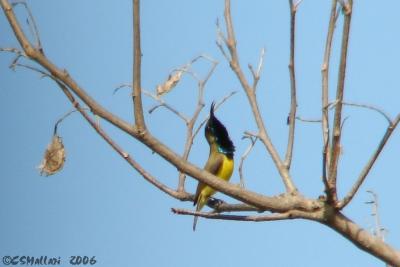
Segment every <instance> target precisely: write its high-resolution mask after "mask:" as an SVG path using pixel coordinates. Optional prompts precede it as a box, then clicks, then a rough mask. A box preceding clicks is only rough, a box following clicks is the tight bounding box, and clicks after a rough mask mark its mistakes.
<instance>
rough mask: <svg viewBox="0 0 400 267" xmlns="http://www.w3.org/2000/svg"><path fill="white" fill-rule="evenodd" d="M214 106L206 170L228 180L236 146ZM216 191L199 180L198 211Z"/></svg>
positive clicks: (197, 192) (194, 224)
mask: <svg viewBox="0 0 400 267" xmlns="http://www.w3.org/2000/svg"><path fill="white" fill-rule="evenodd" d="M214 107H215V103H214V102H213V103H212V104H211V108H210V117H209V119H208V121H207V124H206V126H205V129H204V134H205V137H206V139H207V142H208V145H209V146H210V154H209V156H208V160H207V162H206V165H205V166H204V170H206V171H208V172H209V173H212V174H214V175H215V176H217V177H218V178H220V179H223V180H225V181H228V180H229V179H230V178H231V176H232V173H233V168H234V160H233V156H234V152H235V146H234V145H233V143H232V140H231V139H230V137H229V134H228V131H227V130H226V128H225V126H224V125H223V124H222V123H221V122H220V121H219V120H218V119H217V118H216V117H215V115H214ZM215 193H216V191H215V189H213V188H212V187H210V186H208V185H206V184H204V183H201V182H199V183H198V185H197V190H196V194H195V197H194V201H193V206H195V205H196V212H198V211H200V210H201V209H202V208H203V207H204V205H205V204H207V202H208V199H209V198H210V197H211V196H212V195H213V194H215ZM197 219H198V216H194V220H193V231H196V224H197Z"/></svg>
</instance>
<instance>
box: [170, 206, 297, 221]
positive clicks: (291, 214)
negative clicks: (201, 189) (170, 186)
mask: <svg viewBox="0 0 400 267" xmlns="http://www.w3.org/2000/svg"><path fill="white" fill-rule="evenodd" d="M171 211H172V212H173V213H175V214H179V215H191V216H199V217H202V218H207V219H214V220H229V221H246V222H266V221H281V220H288V219H299V218H302V215H304V213H303V212H301V211H288V212H285V213H279V214H272V215H226V214H220V213H215V212H198V211H191V210H185V209H177V208H172V209H171Z"/></svg>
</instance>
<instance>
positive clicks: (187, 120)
mask: <svg viewBox="0 0 400 267" xmlns="http://www.w3.org/2000/svg"><path fill="white" fill-rule="evenodd" d="M142 91H143V94H145V95H147V96H149V97H151V98H153V99H154V100H156V101H157V102H159V104H157V105H155V106H153V107H152V108H150V109H149V113H152V112H153V111H155V110H156V109H157V108H159V107H165V108H166V109H168V110H169V111H171V112H172V113H174V114H175V115H176V116H178V117H179V118H181V119H182V120H183V121H184V122H185V124H189V118H188V117H186V116H185V115H184V114H183V113H181V112H179V111H178V110H177V109H175V108H174V107H173V106H171V105H170V104H168V103H167V102H165V100H164V99H163V98H162V97H159V96H157V95H155V94H152V93H150V92H149V91H147V90H142Z"/></svg>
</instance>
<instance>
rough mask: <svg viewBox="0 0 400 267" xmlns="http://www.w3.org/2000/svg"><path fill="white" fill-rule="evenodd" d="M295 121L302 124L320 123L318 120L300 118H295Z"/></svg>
mask: <svg viewBox="0 0 400 267" xmlns="http://www.w3.org/2000/svg"><path fill="white" fill-rule="evenodd" d="M296 120H298V121H302V122H312V123H321V122H322V120H320V119H304V118H302V117H300V116H296Z"/></svg>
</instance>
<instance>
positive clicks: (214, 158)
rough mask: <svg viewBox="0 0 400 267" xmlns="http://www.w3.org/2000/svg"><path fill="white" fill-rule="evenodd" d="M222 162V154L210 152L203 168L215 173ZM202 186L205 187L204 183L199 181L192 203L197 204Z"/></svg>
mask: <svg viewBox="0 0 400 267" xmlns="http://www.w3.org/2000/svg"><path fill="white" fill-rule="evenodd" d="M223 162H224V156H223V155H222V154H219V153H215V154H212V155H210V157H209V158H208V160H207V163H206V166H204V170H206V171H208V172H209V173H212V174H214V175H216V174H217V173H218V171H219V169H220V168H221V167H222V164H223ZM204 187H206V184H203V183H200V182H199V184H198V185H197V190H196V195H195V197H194V201H193V205H196V204H197V201H198V200H199V196H200V193H201V191H202V190H203V189H204Z"/></svg>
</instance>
